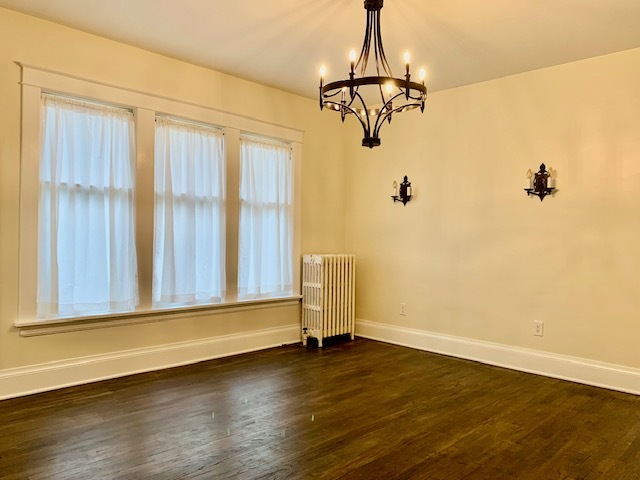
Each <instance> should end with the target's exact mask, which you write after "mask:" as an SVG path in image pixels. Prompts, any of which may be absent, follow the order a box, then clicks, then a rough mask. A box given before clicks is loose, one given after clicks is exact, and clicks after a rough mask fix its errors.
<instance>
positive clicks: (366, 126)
mask: <svg viewBox="0 0 640 480" xmlns="http://www.w3.org/2000/svg"><path fill="white" fill-rule="evenodd" d="M325 106H329V107H331V106H335V107H337V108H333V110H335V111H337V112H339V111H340V109H342V108H344V109H346V110H347V114H350V113H353V114H354V115H355V116H356V118H357V119H358V121H359V122H360V125H362V129H363V130H364V133H365V136H366V137H368V136H369V132H370V131H371V125H370V123H369V117H368V116H366V118H367V123H364V121H363V120H362V116H360V115H359V114H358V112H357V111H356V110H355V109H353V108H351V107H350V106H348V105H345V104H343V103H337V102H333V101H328V102H325Z"/></svg>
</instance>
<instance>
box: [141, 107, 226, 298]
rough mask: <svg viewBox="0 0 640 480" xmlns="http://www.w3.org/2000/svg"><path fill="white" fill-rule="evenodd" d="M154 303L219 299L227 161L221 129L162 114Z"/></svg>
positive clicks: (221, 294) (157, 141) (159, 122)
mask: <svg viewBox="0 0 640 480" xmlns="http://www.w3.org/2000/svg"><path fill="white" fill-rule="evenodd" d="M155 131H156V135H155V198H156V201H155V225H154V230H155V234H154V248H153V303H154V306H163V305H180V304H194V303H211V302H219V301H221V300H222V299H223V297H224V289H225V248H224V247H225V222H224V213H225V208H224V186H225V183H224V181H225V165H224V155H223V134H222V131H221V130H219V129H215V128H211V127H207V126H202V125H197V124H194V123H186V122H182V121H177V120H172V119H169V118H166V117H158V118H157V119H156V130H155Z"/></svg>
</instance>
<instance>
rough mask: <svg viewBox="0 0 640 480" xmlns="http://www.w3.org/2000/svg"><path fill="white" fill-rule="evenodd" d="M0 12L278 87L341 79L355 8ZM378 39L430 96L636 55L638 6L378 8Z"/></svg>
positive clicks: (246, 0)
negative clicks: (323, 73)
mask: <svg viewBox="0 0 640 480" xmlns="http://www.w3.org/2000/svg"><path fill="white" fill-rule="evenodd" d="M0 6H2V7H6V8H10V9H13V10H17V11H20V12H24V13H28V14H31V15H34V16H37V17H42V18H45V19H48V20H52V21H54V22H57V23H61V24H64V25H67V26H70V27H73V28H76V29H79V30H83V31H86V32H90V33H94V34H96V35H100V36H103V37H107V38H111V39H114V40H117V41H120V42H123V43H128V44H131V45H135V46H138V47H141V48H144V49H147V50H150V51H154V52H157V53H161V54H163V55H168V56H170V57H174V58H178V59H182V60H186V61H188V62H191V63H195V64H198V65H202V66H206V67H210V68H212V69H215V70H218V71H222V72H225V73H229V74H232V75H235V76H237V77H241V78H245V79H248V80H253V81H256V82H259V83H263V84H266V85H270V86H273V87H277V88H280V89H283V90H286V91H289V92H294V93H298V94H300V95H304V96H306V97H310V98H315V97H316V96H317V94H318V69H319V67H320V65H321V64H323V63H324V64H326V65H327V69H328V74H327V79H328V80H329V81H333V80H338V79H342V78H345V77H346V76H347V73H348V59H347V56H348V52H349V50H350V49H351V48H354V49H356V50H359V49H360V47H361V45H362V39H363V34H364V26H365V18H366V17H365V10H364V8H363V0H180V1H177V0H0ZM381 19H382V27H381V29H382V37H383V41H384V46H385V51H386V54H387V58H388V60H389V63H390V64H391V68H392V70H393V72H394V74H395V75H396V76H399V75H402V74H403V64H402V53H403V52H404V51H405V50H407V49H408V50H409V51H410V52H411V56H412V65H414V66H415V67H416V68H415V69H414V73H417V69H418V67H420V66H424V67H425V68H426V69H427V72H428V76H427V86H428V87H429V90H430V91H437V90H443V89H447V88H452V87H456V86H461V85H468V84H471V83H475V82H480V81H484V80H488V79H492V78H498V77H502V76H505V75H511V74H514V73H519V72H524V71H529V70H534V69H538V68H542V67H547V66H551V65H557V64H561V63H566V62H570V61H575V60H580V59H584V58H588V57H594V56H598V55H603V54H607V53H612V52H616V51H621V50H627V49H630V48H636V47H640V0H484V1H481V0H387V1H386V2H385V4H384V8H383V9H382V15H381Z"/></svg>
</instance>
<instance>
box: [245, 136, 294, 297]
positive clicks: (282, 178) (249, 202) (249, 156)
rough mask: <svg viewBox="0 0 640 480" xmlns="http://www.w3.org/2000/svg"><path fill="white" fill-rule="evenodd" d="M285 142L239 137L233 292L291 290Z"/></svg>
mask: <svg viewBox="0 0 640 480" xmlns="http://www.w3.org/2000/svg"><path fill="white" fill-rule="evenodd" d="M292 168H293V167H292V154H291V147H290V146H289V145H287V144H282V143H275V142H269V141H262V140H259V139H254V138H250V137H242V138H241V140H240V224H239V232H238V236H239V258H238V295H239V297H240V298H260V297H269V296H278V295H286V294H290V293H292V291H293V287H292V278H293V263H292V262H293V173H292Z"/></svg>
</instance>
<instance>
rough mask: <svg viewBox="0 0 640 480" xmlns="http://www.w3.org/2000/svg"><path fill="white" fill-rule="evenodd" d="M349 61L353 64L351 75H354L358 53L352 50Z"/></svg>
mask: <svg viewBox="0 0 640 480" xmlns="http://www.w3.org/2000/svg"><path fill="white" fill-rule="evenodd" d="M349 61H350V62H351V73H354V71H355V68H356V51H355V50H351V51H350V52H349Z"/></svg>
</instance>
